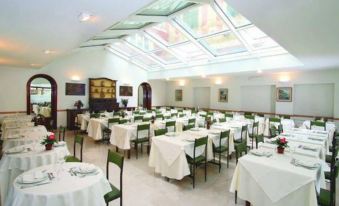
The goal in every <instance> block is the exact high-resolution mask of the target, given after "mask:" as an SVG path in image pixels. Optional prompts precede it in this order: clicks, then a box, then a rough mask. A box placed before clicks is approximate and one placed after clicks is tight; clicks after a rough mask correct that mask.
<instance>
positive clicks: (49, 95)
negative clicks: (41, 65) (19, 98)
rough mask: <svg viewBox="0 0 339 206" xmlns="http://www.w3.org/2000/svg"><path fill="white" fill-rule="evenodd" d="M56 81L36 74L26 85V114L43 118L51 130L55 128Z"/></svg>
mask: <svg viewBox="0 0 339 206" xmlns="http://www.w3.org/2000/svg"><path fill="white" fill-rule="evenodd" d="M57 95H58V88H57V83H56V81H55V80H54V79H53V78H52V77H51V76H49V75H47V74H36V75H34V76H32V77H31V78H30V79H29V80H28V81H27V84H26V100H27V102H26V105H27V114H32V113H35V114H36V115H39V116H43V117H44V118H45V119H46V120H47V121H48V122H49V123H50V124H49V125H50V126H51V127H52V128H54V129H55V128H56V127H57ZM49 129H51V128H49Z"/></svg>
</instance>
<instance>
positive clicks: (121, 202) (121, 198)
mask: <svg viewBox="0 0 339 206" xmlns="http://www.w3.org/2000/svg"><path fill="white" fill-rule="evenodd" d="M120 206H122V195H121V197H120Z"/></svg>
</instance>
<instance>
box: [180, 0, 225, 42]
mask: <svg viewBox="0 0 339 206" xmlns="http://www.w3.org/2000/svg"><path fill="white" fill-rule="evenodd" d="M178 21H179V22H181V23H182V24H183V25H184V27H185V28H186V29H187V30H189V31H190V32H191V33H193V35H194V36H195V37H201V36H206V35H210V34H215V33H218V32H222V31H225V30H228V27H227V25H226V24H225V22H224V21H223V20H222V19H221V17H219V16H218V14H217V13H216V12H215V11H214V10H213V9H212V7H211V6H210V5H209V4H205V5H202V6H199V7H195V8H193V9H190V10H189V11H187V12H185V13H184V14H182V15H180V16H179V17H178Z"/></svg>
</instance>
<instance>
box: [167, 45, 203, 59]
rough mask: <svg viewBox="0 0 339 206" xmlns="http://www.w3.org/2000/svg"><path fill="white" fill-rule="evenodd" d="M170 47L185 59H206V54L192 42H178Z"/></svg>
mask: <svg viewBox="0 0 339 206" xmlns="http://www.w3.org/2000/svg"><path fill="white" fill-rule="evenodd" d="M171 49H173V51H174V52H175V53H176V54H178V56H180V57H183V58H184V59H186V60H200V59H208V55H207V54H206V53H205V52H203V51H202V50H201V49H200V48H199V47H198V46H196V45H195V44H193V43H185V44H180V45H178V46H174V47H171Z"/></svg>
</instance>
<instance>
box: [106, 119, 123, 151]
mask: <svg viewBox="0 0 339 206" xmlns="http://www.w3.org/2000/svg"><path fill="white" fill-rule="evenodd" d="M119 120H120V118H119V117H114V118H109V119H108V120H107V127H106V128H104V129H103V130H102V140H103V142H106V143H107V144H109V139H110V137H111V132H112V131H111V127H112V125H114V124H119Z"/></svg>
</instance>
